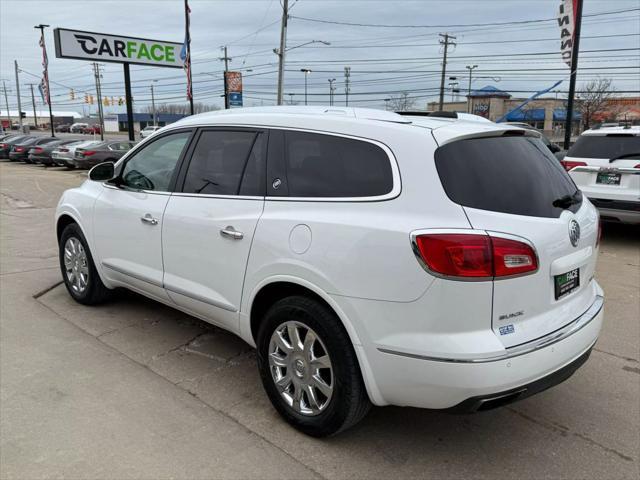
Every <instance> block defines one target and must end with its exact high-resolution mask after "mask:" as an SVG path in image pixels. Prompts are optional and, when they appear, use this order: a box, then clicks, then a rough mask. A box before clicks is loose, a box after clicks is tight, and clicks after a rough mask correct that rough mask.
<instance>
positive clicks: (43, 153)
mask: <svg viewBox="0 0 640 480" xmlns="http://www.w3.org/2000/svg"><path fill="white" fill-rule="evenodd" d="M76 142H78V140H77V139H74V138H70V139H66V140H65V139H58V140H56V141H55V142H50V143H47V144H45V145H38V146H34V147H32V148H31V149H29V161H30V162H31V163H39V164H41V165H44V166H45V167H48V166H50V165H55V161H54V160H53V159H52V158H51V154H52V153H53V151H54V150H56V149H57V148H60V147H63V146H65V145H70V144H73V143H76Z"/></svg>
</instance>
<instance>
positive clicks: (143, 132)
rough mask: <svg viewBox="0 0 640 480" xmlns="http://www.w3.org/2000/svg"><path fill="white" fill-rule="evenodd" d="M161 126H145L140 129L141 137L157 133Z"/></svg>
mask: <svg viewBox="0 0 640 480" xmlns="http://www.w3.org/2000/svg"><path fill="white" fill-rule="evenodd" d="M161 128H162V127H158V126H154V125H149V126H147V127H144V128H143V129H142V130H140V138H147V137H148V136H150V135H152V134H154V133H156V132H157V131H158V130H160V129H161Z"/></svg>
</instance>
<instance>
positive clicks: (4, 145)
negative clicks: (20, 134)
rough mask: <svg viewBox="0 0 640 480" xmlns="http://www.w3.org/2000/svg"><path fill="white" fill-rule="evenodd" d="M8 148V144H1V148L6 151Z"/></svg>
mask: <svg viewBox="0 0 640 480" xmlns="http://www.w3.org/2000/svg"><path fill="white" fill-rule="evenodd" d="M7 147H8V145H7V144H6V143H0V148H3V149H4V148H7Z"/></svg>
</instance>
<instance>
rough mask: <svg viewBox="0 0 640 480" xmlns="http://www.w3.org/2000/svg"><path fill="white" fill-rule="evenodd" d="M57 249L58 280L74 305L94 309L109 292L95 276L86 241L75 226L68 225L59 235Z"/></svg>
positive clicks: (98, 277)
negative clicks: (60, 280)
mask: <svg viewBox="0 0 640 480" xmlns="http://www.w3.org/2000/svg"><path fill="white" fill-rule="evenodd" d="M59 249H60V254H59V256H60V270H61V272H62V279H63V280H64V284H65V286H66V287H67V291H68V292H69V294H70V295H71V296H72V297H73V299H74V300H75V301H76V302H79V303H82V304H84V305H96V304H99V303H102V302H104V301H105V300H107V299H108V298H109V297H110V296H111V290H109V289H108V288H107V287H105V285H104V283H102V280H101V279H100V276H99V275H98V271H97V270H96V267H95V264H94V263H93V257H92V256H91V252H90V251H89V247H88V245H87V241H86V239H85V238H84V235H83V234H82V231H81V230H80V227H79V226H78V225H77V224H75V223H72V224H69V225H67V226H66V227H65V229H64V230H63V231H62V235H61V236H60V242H59Z"/></svg>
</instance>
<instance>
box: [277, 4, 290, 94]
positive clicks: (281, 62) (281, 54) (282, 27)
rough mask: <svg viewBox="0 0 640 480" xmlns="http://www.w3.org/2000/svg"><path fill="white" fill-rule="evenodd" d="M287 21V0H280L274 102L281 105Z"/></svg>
mask: <svg viewBox="0 0 640 480" xmlns="http://www.w3.org/2000/svg"><path fill="white" fill-rule="evenodd" d="M288 21H289V0H283V1H282V23H281V25H280V48H279V49H278V51H277V52H276V53H277V54H278V57H279V62H278V95H277V99H276V103H277V104H278V105H282V89H283V88H284V55H285V50H286V48H287V22H288Z"/></svg>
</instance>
